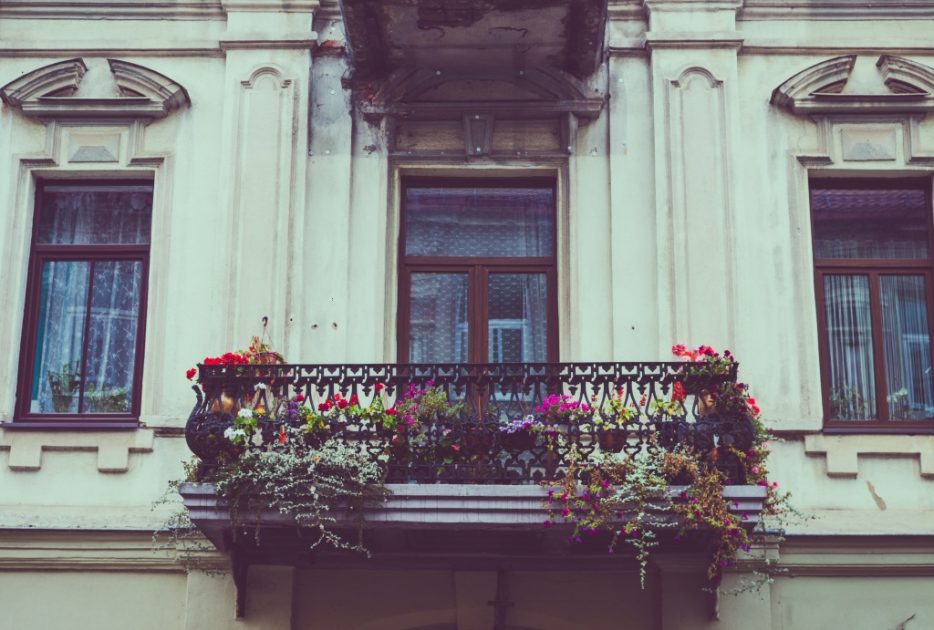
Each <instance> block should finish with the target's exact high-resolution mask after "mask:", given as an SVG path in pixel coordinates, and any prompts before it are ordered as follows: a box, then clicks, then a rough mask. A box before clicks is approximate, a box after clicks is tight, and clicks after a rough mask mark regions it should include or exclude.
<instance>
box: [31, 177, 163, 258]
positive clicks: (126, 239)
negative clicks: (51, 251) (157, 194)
mask: <svg viewBox="0 0 934 630" xmlns="http://www.w3.org/2000/svg"><path fill="white" fill-rule="evenodd" d="M39 199H40V200H41V207H40V208H39V233H38V242H39V243H44V244H46V243H54V244H68V245H85V244H100V243H118V244H128V243H148V242H149V219H150V215H151V214H152V188H151V187H149V186H99V187H93V188H91V187H88V186H46V187H45V188H43V190H42V195H41V196H40V197H39Z"/></svg>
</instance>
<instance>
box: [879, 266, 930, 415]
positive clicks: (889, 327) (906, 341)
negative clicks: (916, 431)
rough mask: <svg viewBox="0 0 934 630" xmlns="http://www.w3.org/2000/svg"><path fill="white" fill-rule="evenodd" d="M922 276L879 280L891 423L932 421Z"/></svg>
mask: <svg viewBox="0 0 934 630" xmlns="http://www.w3.org/2000/svg"><path fill="white" fill-rule="evenodd" d="M924 285H925V282H924V277H923V276H881V277H880V279H879V289H880V294H881V299H882V330H883V333H884V341H883V344H884V346H883V347H884V349H885V378H886V385H887V387H888V393H887V396H886V402H887V403H888V406H889V418H891V419H892V420H923V419H927V418H931V417H934V392H932V390H931V339H930V334H929V328H928V309H927V301H926V296H925V286H924Z"/></svg>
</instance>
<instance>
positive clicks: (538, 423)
mask: <svg viewBox="0 0 934 630" xmlns="http://www.w3.org/2000/svg"><path fill="white" fill-rule="evenodd" d="M549 429H550V427H549V426H548V424H547V423H546V422H545V421H544V420H542V419H540V418H536V417H535V416H534V415H532V414H529V415H527V416H525V417H523V418H515V419H514V420H510V421H509V422H507V423H506V424H503V425H501V426H500V427H499V441H500V444H501V445H502V447H503V448H504V449H506V450H507V451H509V452H511V453H521V452H523V451H530V450H532V449H533V448H535V446H536V445H537V444H538V437H539V436H540V435H542V434H543V433H545V431H547V430H549Z"/></svg>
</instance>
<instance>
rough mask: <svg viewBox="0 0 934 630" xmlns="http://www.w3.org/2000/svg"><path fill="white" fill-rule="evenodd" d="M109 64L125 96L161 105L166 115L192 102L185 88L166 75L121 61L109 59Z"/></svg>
mask: <svg viewBox="0 0 934 630" xmlns="http://www.w3.org/2000/svg"><path fill="white" fill-rule="evenodd" d="M107 63H108V64H109V65H110V72H111V73H112V74H113V75H114V79H115V80H116V81H117V87H119V88H120V93H121V94H122V95H124V96H141V97H145V98H147V99H149V100H151V101H153V102H155V103H161V104H162V106H163V108H164V109H165V111H166V113H168V112H169V111H171V110H173V109H176V108H177V107H181V106H182V105H186V104H188V103H189V102H190V100H189V98H188V92H187V91H186V90H185V88H183V87H182V86H181V85H179V84H178V83H176V82H175V81H173V80H172V79H170V78H169V77H167V76H165V75H164V74H160V73H158V72H156V71H155V70H152V69H150V68H147V67H146V66H141V65H138V64H135V63H130V62H129V61H121V60H120V59H108V60H107Z"/></svg>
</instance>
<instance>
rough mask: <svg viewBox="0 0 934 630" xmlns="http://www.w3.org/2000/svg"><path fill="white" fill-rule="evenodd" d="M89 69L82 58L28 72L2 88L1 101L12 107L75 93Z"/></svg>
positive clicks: (0, 91) (0, 90)
mask: <svg viewBox="0 0 934 630" xmlns="http://www.w3.org/2000/svg"><path fill="white" fill-rule="evenodd" d="M87 69H88V67H87V66H86V65H85V63H84V60H82V59H80V58H75V59H68V60H66V61H59V62H57V63H52V64H49V65H47V66H42V67H41V68H36V69H35V70H33V71H32V72H27V73H26V74H24V75H23V76H21V77H19V78H18V79H14V80H12V81H10V82H9V83H7V84H6V85H4V86H3V88H0V100H2V101H3V102H4V103H6V104H7V105H10V106H11V107H21V106H22V105H23V103H25V102H27V101H30V100H33V99H35V98H38V97H39V96H45V95H50V94H58V93H62V92H70V93H74V92H76V91H77V90H78V84H80V83H81V79H82V77H84V73H85V72H87Z"/></svg>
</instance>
